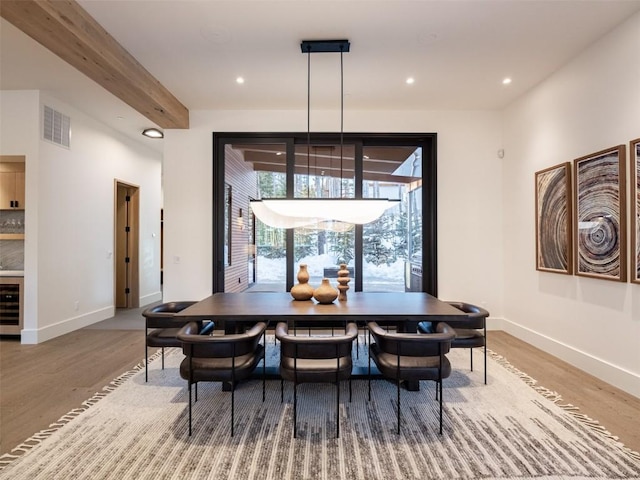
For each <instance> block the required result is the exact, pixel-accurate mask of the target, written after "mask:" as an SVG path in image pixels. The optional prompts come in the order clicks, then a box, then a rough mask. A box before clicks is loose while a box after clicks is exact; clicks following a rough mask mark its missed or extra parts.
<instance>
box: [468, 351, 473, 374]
mask: <svg viewBox="0 0 640 480" xmlns="http://www.w3.org/2000/svg"><path fill="white" fill-rule="evenodd" d="M469 358H471V371H472V372H473V348H470V349H469Z"/></svg>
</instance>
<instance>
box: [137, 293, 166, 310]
mask: <svg viewBox="0 0 640 480" xmlns="http://www.w3.org/2000/svg"><path fill="white" fill-rule="evenodd" d="M161 301H162V292H155V293H150V294H149V295H145V296H143V297H140V306H141V307H146V306H147V305H151V304H152V303H156V302H161Z"/></svg>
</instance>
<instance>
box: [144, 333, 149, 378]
mask: <svg viewBox="0 0 640 480" xmlns="http://www.w3.org/2000/svg"><path fill="white" fill-rule="evenodd" d="M148 380H149V347H147V344H146V343H145V345H144V381H145V382H147V381H148Z"/></svg>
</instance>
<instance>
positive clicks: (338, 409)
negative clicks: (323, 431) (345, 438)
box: [336, 380, 340, 438]
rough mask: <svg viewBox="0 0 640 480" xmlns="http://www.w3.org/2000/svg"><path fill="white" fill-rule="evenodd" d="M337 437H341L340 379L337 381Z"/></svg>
mask: <svg viewBox="0 0 640 480" xmlns="http://www.w3.org/2000/svg"><path fill="white" fill-rule="evenodd" d="M336 438H340V380H338V381H337V382H336Z"/></svg>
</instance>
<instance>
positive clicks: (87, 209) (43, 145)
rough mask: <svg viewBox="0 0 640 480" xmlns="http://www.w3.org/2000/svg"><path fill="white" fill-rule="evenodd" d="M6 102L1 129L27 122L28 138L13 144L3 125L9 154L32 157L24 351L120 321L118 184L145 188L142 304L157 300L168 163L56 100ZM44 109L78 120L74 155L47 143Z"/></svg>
mask: <svg viewBox="0 0 640 480" xmlns="http://www.w3.org/2000/svg"><path fill="white" fill-rule="evenodd" d="M34 96H35V97H34ZM24 97H26V98H24ZM34 98H35V99H36V100H37V101H34ZM38 99H39V100H38ZM2 100H3V103H2V107H3V108H2V115H3V120H4V118H5V117H4V116H5V115H7V116H8V118H12V115H24V112H25V111H27V112H29V114H28V115H27V117H28V119H27V120H26V121H25V122H24V123H25V125H24V128H25V131H26V132H28V134H27V135H24V134H23V135H21V136H19V137H17V138H15V139H13V138H12V135H13V132H12V130H13V128H14V127H13V125H12V124H11V125H10V123H9V122H7V121H3V123H2V153H3V154H24V153H25V152H26V154H27V185H26V189H27V191H26V195H27V198H26V204H27V217H26V224H27V230H26V241H25V283H26V287H25V290H26V296H25V298H26V301H27V302H26V308H25V325H24V329H23V331H22V341H23V343H38V342H41V341H44V340H47V339H49V338H52V337H55V336H58V335H61V334H63V333H67V332H69V331H72V330H75V329H77V328H80V327H83V326H86V325H89V324H91V323H95V322H97V321H100V320H103V319H105V318H109V317H110V316H112V315H113V313H114V260H113V252H114V182H115V180H116V179H117V180H120V181H124V182H127V183H130V184H133V185H136V186H139V188H140V251H139V256H140V257H139V258H140V272H139V279H140V280H139V281H140V285H139V291H140V304H141V305H145V304H148V303H151V302H153V301H157V300H159V299H160V298H161V293H160V209H161V155H160V154H158V153H157V152H154V151H152V150H150V149H149V148H148V147H146V146H144V145H143V144H142V143H136V142H134V141H132V140H131V139H128V138H127V137H124V136H123V135H121V134H119V133H118V132H116V131H114V130H112V129H110V128H108V127H106V126H105V125H104V124H102V123H99V122H97V121H95V120H93V119H92V118H89V117H87V116H86V115H84V114H83V113H82V112H81V111H79V110H77V109H75V108H73V107H71V106H69V105H66V104H64V103H62V102H60V101H58V100H56V99H55V98H53V97H51V96H47V95H45V94H40V95H38V93H37V92H35V93H34V92H26V93H25V92H18V93H16V92H6V91H5V92H2ZM44 104H46V105H48V106H50V107H52V108H54V109H56V110H58V111H60V112H62V113H64V114H65V115H68V116H69V117H71V130H72V132H71V135H72V136H71V148H70V149H66V148H62V147H60V146H58V145H54V144H51V143H49V142H46V141H43V140H41V135H40V131H41V124H40V117H41V115H40V112H41V111H42V105H44ZM5 107H11V109H12V110H11V111H5ZM5 139H7V140H9V142H7V143H10V142H11V141H14V140H15V141H14V144H13V145H10V146H9V145H7V144H6V143H5ZM34 146H35V147H34ZM34 150H35V152H34V153H33V154H32V155H31V154H30V152H33V151H34ZM76 302H78V304H77V307H76Z"/></svg>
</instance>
